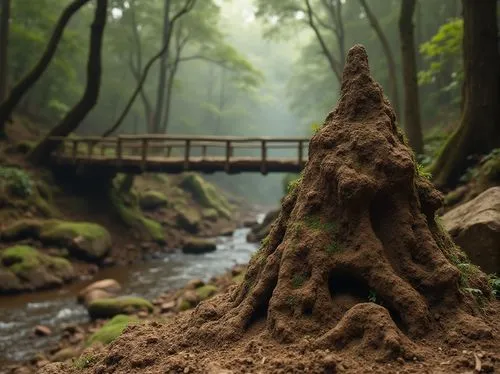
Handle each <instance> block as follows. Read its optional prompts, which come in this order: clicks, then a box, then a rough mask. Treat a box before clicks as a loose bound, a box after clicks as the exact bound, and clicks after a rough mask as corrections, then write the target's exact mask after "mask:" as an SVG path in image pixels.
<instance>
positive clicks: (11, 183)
mask: <svg viewBox="0 0 500 374" xmlns="http://www.w3.org/2000/svg"><path fill="white" fill-rule="evenodd" d="M34 187H35V186H34V183H33V181H32V180H31V177H30V176H29V175H28V174H27V173H26V171H24V170H22V169H18V168H13V167H4V166H0V189H1V190H6V191H7V192H9V193H11V194H12V195H14V196H17V197H21V198H27V197H29V196H31V195H32V193H33V192H34Z"/></svg>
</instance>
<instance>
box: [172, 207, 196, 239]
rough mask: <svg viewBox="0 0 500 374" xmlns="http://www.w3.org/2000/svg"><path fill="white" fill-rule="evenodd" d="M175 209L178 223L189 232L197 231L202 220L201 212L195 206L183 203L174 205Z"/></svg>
mask: <svg viewBox="0 0 500 374" xmlns="http://www.w3.org/2000/svg"><path fill="white" fill-rule="evenodd" d="M174 209H175V211H176V212H177V216H176V223H177V225H178V226H179V227H180V228H181V229H183V230H185V231H187V232H190V233H192V234H195V233H197V232H198V230H199V225H200V222H201V215H200V213H199V212H198V211H197V210H196V209H195V208H193V207H191V206H189V205H187V204H182V203H177V204H176V205H174Z"/></svg>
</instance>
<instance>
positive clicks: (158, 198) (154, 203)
mask: <svg viewBox="0 0 500 374" xmlns="http://www.w3.org/2000/svg"><path fill="white" fill-rule="evenodd" d="M167 205H168V199H167V197H166V196H165V194H163V193H161V192H158V191H146V192H144V193H142V194H141V195H140V197H139V206H140V207H141V209H142V210H155V209H158V208H163V207H166V206H167Z"/></svg>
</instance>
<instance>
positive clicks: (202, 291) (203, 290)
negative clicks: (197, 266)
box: [195, 284, 217, 300]
mask: <svg viewBox="0 0 500 374" xmlns="http://www.w3.org/2000/svg"><path fill="white" fill-rule="evenodd" d="M195 292H196V294H197V295H198V297H199V299H200V300H206V299H208V298H209V297H211V296H213V295H215V294H216V293H217V287H216V286H214V285H213V284H206V285H204V286H202V287H198V288H197V289H196V290H195Z"/></svg>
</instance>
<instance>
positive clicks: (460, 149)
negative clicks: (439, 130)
mask: <svg viewBox="0 0 500 374" xmlns="http://www.w3.org/2000/svg"><path fill="white" fill-rule="evenodd" d="M463 15H464V39H463V59H464V94H465V100H464V110H463V113H462V119H461V122H460V125H459V127H458V128H457V129H456V130H455V131H454V133H453V134H452V135H451V137H450V139H449V140H448V142H447V143H446V145H445V146H444V148H443V150H442V152H441V154H440V155H439V157H438V159H437V160H436V162H435V163H434V165H433V167H432V172H433V176H434V182H435V183H436V184H437V185H438V186H442V187H444V186H452V185H454V184H455V183H456V182H457V181H458V180H459V178H460V176H461V175H462V174H463V173H464V172H465V170H466V169H467V167H468V164H469V156H471V155H480V154H485V153H488V152H490V151H491V150H492V149H494V148H496V147H500V106H499V105H498V103H499V102H500V55H499V51H498V25H497V1H496V0H479V1H478V0H463Z"/></svg>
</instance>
